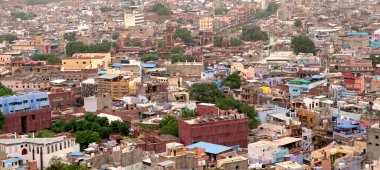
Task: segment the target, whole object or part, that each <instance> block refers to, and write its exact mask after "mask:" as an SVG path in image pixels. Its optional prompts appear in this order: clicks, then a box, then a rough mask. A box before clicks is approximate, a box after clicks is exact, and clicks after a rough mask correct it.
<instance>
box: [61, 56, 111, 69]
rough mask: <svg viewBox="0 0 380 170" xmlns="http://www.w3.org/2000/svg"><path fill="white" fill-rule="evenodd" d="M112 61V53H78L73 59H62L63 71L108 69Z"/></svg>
mask: <svg viewBox="0 0 380 170" xmlns="http://www.w3.org/2000/svg"><path fill="white" fill-rule="evenodd" d="M110 61H111V54H110V53H77V54H74V55H73V56H72V57H65V58H62V67H61V71H77V70H88V69H98V70H101V69H105V68H107V67H108V63H109V62H110Z"/></svg>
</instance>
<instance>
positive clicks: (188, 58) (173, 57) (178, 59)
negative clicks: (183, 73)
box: [163, 53, 196, 63]
mask: <svg viewBox="0 0 380 170" xmlns="http://www.w3.org/2000/svg"><path fill="white" fill-rule="evenodd" d="M163 58H164V59H167V60H171V61H172V62H173V63H176V62H185V61H196V60H195V59H194V58H193V57H191V56H189V55H184V54H179V53H172V54H168V55H166V56H164V57H163Z"/></svg>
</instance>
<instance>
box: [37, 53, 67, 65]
mask: <svg viewBox="0 0 380 170" xmlns="http://www.w3.org/2000/svg"><path fill="white" fill-rule="evenodd" d="M32 60H33V61H46V63H47V64H61V63H62V60H61V57H59V56H55V55H51V54H36V55H34V56H32Z"/></svg>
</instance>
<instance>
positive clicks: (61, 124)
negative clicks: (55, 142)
mask: <svg viewBox="0 0 380 170" xmlns="http://www.w3.org/2000/svg"><path fill="white" fill-rule="evenodd" d="M65 126H66V122H65V121H64V120H58V121H56V122H54V123H53V127H52V128H51V130H52V131H53V132H55V133H61V132H64V131H65Z"/></svg>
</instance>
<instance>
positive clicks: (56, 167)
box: [46, 156, 86, 170]
mask: <svg viewBox="0 0 380 170" xmlns="http://www.w3.org/2000/svg"><path fill="white" fill-rule="evenodd" d="M85 169H86V168H84V167H81V166H80V165H78V164H75V163H72V164H65V163H63V162H62V159H61V158H60V157H57V156H54V157H52V158H51V159H50V161H49V166H48V167H47V168H46V170H85Z"/></svg>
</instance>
